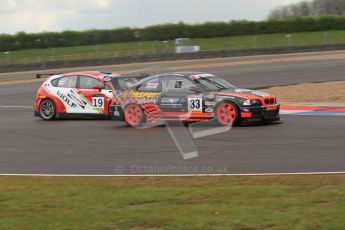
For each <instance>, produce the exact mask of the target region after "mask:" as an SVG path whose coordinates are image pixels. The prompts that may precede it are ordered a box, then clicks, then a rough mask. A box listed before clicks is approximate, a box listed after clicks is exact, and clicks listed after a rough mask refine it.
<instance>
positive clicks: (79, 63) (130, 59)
mask: <svg viewBox="0 0 345 230" xmlns="http://www.w3.org/2000/svg"><path fill="white" fill-rule="evenodd" d="M334 50H345V44H339V45H326V46H325V45H322V46H301V47H284V48H274V49H243V50H215V51H201V52H199V53H191V54H169V53H166V54H150V55H148V54H147V55H138V56H124V57H107V58H90V59H81V60H60V61H49V60H46V61H42V62H39V63H32V64H12V65H0V72H3V73H4V72H15V71H27V70H46V69H56V68H66V67H67V68H68V67H85V66H99V65H115V64H125V63H139V62H151V61H173V60H190V59H206V58H219V57H239V56H252V55H268V54H288V53H302V52H317V51H334Z"/></svg>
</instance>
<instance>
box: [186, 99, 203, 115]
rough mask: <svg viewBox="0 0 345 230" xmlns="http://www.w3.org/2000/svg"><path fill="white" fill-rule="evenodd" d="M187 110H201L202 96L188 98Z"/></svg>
mask: <svg viewBox="0 0 345 230" xmlns="http://www.w3.org/2000/svg"><path fill="white" fill-rule="evenodd" d="M188 110H189V111H190V112H202V98H188Z"/></svg>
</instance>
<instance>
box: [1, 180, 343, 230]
mask: <svg viewBox="0 0 345 230" xmlns="http://www.w3.org/2000/svg"><path fill="white" fill-rule="evenodd" d="M344 179H345V175H325V176H280V177H278V176H271V177H201V178H195V177H186V178H181V177H138V178H125V177H122V178H121V177H120V178H95V177H91V178H90V177H76V178H63V177H43V178H37V177H0V229H174V230H175V229H318V230H320V229H344V227H345V218H344V213H345V180H344Z"/></svg>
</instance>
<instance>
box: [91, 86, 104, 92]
mask: <svg viewBox="0 0 345 230" xmlns="http://www.w3.org/2000/svg"><path fill="white" fill-rule="evenodd" d="M92 89H96V90H98V91H101V90H102V87H101V86H100V85H94V86H92Z"/></svg>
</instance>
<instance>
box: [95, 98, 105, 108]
mask: <svg viewBox="0 0 345 230" xmlns="http://www.w3.org/2000/svg"><path fill="white" fill-rule="evenodd" d="M92 105H93V107H94V108H97V109H104V97H93V98H92Z"/></svg>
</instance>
